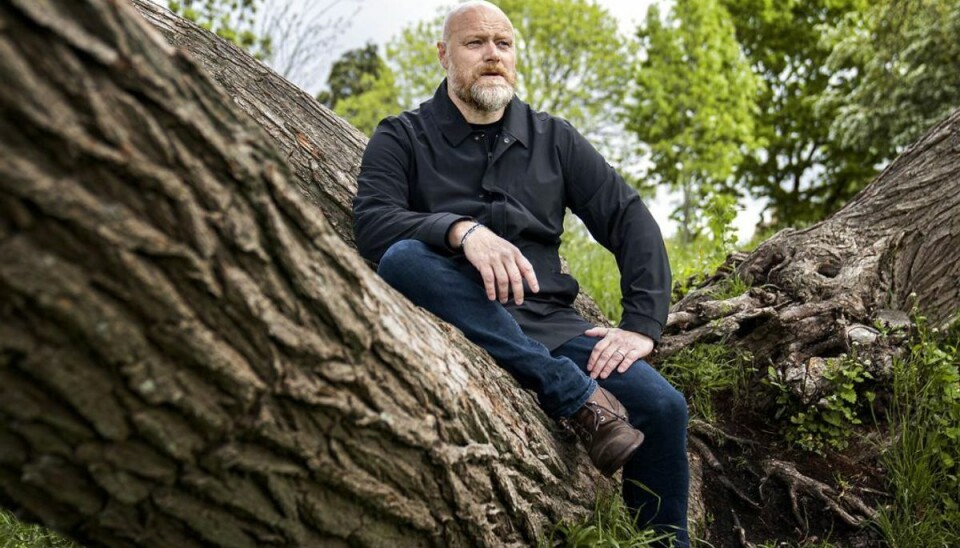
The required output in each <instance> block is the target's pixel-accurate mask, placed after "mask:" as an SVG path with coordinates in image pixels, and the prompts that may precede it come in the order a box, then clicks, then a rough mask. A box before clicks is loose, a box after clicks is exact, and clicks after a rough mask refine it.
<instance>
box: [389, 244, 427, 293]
mask: <svg viewBox="0 0 960 548" xmlns="http://www.w3.org/2000/svg"><path fill="white" fill-rule="evenodd" d="M428 253H432V252H431V251H430V248H429V247H427V245H426V244H425V243H423V242H421V241H419V240H400V241H399V242H397V243H395V244H393V245H391V246H390V247H389V248H387V251H386V252H385V253H384V254H383V257H381V258H380V264H378V265H377V274H379V275H380V277H382V278H383V279H385V280H387V281H388V282H391V283H393V282H394V281H397V280H398V279H399V278H402V277H404V276H407V275H408V274H409V272H410V269H411V268H415V267H417V266H418V265H422V264H423V262H424V261H423V260H422V259H423V257H424V255H425V254H428Z"/></svg>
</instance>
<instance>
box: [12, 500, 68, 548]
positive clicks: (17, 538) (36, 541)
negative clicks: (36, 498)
mask: <svg viewBox="0 0 960 548" xmlns="http://www.w3.org/2000/svg"><path fill="white" fill-rule="evenodd" d="M0 548H80V545H78V544H76V543H75V542H73V541H72V540H69V539H66V538H64V537H62V536H60V535H58V534H57V533H54V532H52V531H50V530H48V529H44V528H43V527H41V526H39V525H31V524H27V523H24V522H22V521H18V520H17V518H15V517H14V516H13V514H10V513H9V512H7V511H6V510H3V509H0Z"/></svg>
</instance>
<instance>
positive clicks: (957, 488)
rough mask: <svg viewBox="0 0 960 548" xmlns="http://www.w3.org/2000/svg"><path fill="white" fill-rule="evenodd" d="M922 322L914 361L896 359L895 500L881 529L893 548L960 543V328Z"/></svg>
mask: <svg viewBox="0 0 960 548" xmlns="http://www.w3.org/2000/svg"><path fill="white" fill-rule="evenodd" d="M917 323H918V337H917V342H916V343H915V344H914V345H913V346H912V348H911V353H910V356H909V358H908V359H905V360H898V361H896V362H895V363H894V381H893V395H894V412H893V414H892V420H891V424H890V427H891V435H892V436H891V437H892V439H893V444H892V446H891V447H890V448H889V450H888V451H886V452H885V453H884V455H883V462H884V464H885V467H886V469H887V478H888V481H889V484H890V490H891V492H892V493H893V498H894V500H893V502H892V503H891V504H889V505H887V506H885V507H883V508H881V511H880V516H879V518H878V519H877V527H878V528H879V529H880V531H881V532H882V533H883V535H884V537H885V539H886V541H887V543H888V544H889V545H890V546H960V479H958V476H960V463H958V462H957V456H958V455H960V372H958V370H960V351H958V349H960V331H957V330H954V331H953V332H951V333H947V334H946V335H941V334H939V333H937V331H936V330H935V329H929V328H928V327H926V326H925V324H924V321H923V319H922V318H920V319H919V320H918V322H917Z"/></svg>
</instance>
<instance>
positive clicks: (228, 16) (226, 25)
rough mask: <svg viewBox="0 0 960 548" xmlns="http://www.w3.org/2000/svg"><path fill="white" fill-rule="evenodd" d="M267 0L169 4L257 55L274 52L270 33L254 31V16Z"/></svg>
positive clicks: (173, 1) (178, 0) (174, 1)
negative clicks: (259, 33) (263, 33)
mask: <svg viewBox="0 0 960 548" xmlns="http://www.w3.org/2000/svg"><path fill="white" fill-rule="evenodd" d="M263 2H264V0H169V1H168V2H167V7H168V8H169V9H170V11H172V12H173V13H176V14H177V15H180V16H181V17H183V18H184V19H189V20H190V21H193V22H194V23H196V24H198V25H200V26H201V27H203V28H205V29H207V30H209V31H211V32H214V33H216V34H217V35H218V36H220V37H221V38H223V39H225V40H229V41H230V42H233V43H234V44H236V45H238V46H240V47H242V48H244V49H245V50H247V51H248V52H250V54H251V55H253V56H254V57H256V58H257V59H261V60H263V59H265V58H266V57H269V56H270V52H271V43H270V38H269V37H267V36H259V35H258V34H257V33H256V32H255V31H254V18H255V16H256V13H257V11H258V9H260V8H262V7H263Z"/></svg>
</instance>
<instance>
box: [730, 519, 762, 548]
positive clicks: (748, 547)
mask: <svg viewBox="0 0 960 548" xmlns="http://www.w3.org/2000/svg"><path fill="white" fill-rule="evenodd" d="M730 514H731V515H732V516H733V530H734V532H736V533H737V539H739V540H740V546H741V547H742V548H756V547H757V545H756V544H754V543H752V542H750V541H749V540H747V530H746V529H744V528H743V525H740V517H739V516H737V513H736V512H735V511H733V510H730Z"/></svg>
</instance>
